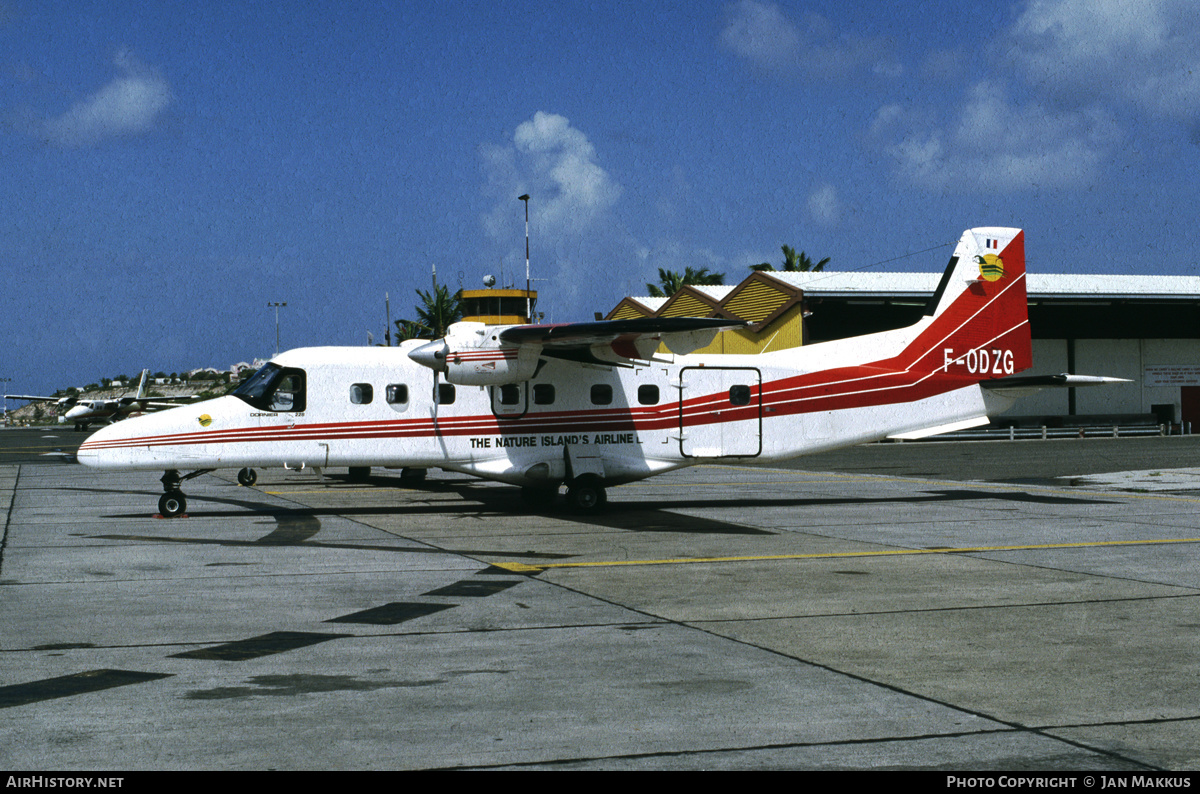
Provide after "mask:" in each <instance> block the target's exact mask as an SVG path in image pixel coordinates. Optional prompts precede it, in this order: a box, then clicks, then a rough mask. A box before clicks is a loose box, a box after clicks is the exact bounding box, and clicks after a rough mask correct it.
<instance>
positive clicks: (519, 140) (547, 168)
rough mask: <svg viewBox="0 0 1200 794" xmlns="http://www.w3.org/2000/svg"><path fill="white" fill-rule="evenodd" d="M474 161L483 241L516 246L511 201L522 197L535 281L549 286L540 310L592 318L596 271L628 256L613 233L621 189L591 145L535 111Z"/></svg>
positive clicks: (518, 217)
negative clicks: (480, 183) (479, 178)
mask: <svg viewBox="0 0 1200 794" xmlns="http://www.w3.org/2000/svg"><path fill="white" fill-rule="evenodd" d="M480 155H481V157H482V158H483V165H484V172H485V175H486V177H487V184H486V185H485V186H484V194H485V195H486V196H488V197H490V199H491V201H492V208H491V209H490V210H488V211H487V212H485V213H484V214H483V216H482V218H481V221H482V223H483V227H484V230H485V231H486V232H487V234H488V236H489V237H491V238H492V239H493V240H495V241H496V242H498V243H500V244H501V245H506V244H509V243H512V242H515V241H516V240H518V239H520V236H521V232H522V231H523V230H522V228H521V226H522V223H523V217H522V207H521V206H520V202H519V201H517V197H518V196H520V195H522V194H525V193H528V194H529V195H530V197H531V198H530V201H529V223H530V233H531V238H532V243H533V246H534V249H535V251H534V254H533V260H534V267H533V270H534V277H535V280H537V281H543V282H545V281H549V282H551V284H550V285H546V284H545V283H543V285H542V287H541V288H542V289H545V288H547V287H550V288H551V291H550V293H549V294H548V297H549V295H552V296H553V297H552V299H550V300H549V301H548V302H544V304H543V305H545V306H553V307H554V310H555V311H557V312H563V313H565V315H566V316H570V315H571V314H572V313H575V312H582V311H587V312H589V314H588V316H590V312H591V311H594V310H595V309H596V308H599V307H595V306H592V305H591V293H592V292H594V291H595V290H596V281H595V278H594V277H595V275H596V273H597V268H598V267H601V266H604V267H609V266H611V265H612V263H613V262H616V261H622V260H625V259H628V258H629V256H630V254H629V251H630V250H631V248H632V246H631V242H630V241H629V240H628V239H626V238H625V237H624V236H623V235H622V234H621V233H620V232H618V231H615V230H614V227H615V223H614V221H613V213H612V208H613V206H614V205H615V204H616V203H617V200H618V199H619V198H620V196H621V193H622V190H621V186H620V185H619V184H618V183H617V182H616V180H614V179H613V178H612V176H611V175H610V174H609V173H608V172H607V171H605V170H604V169H603V168H602V167H601V166H600V164H599V162H598V159H599V158H598V156H597V154H596V149H595V147H594V146H593V145H592V143H591V141H589V140H588V138H587V136H586V135H585V134H584V133H583V132H581V131H580V130H578V129H576V128H575V127H572V126H571V123H570V122H569V121H568V120H567V119H566V118H564V117H563V116H559V115H556V114H554V113H544V112H541V111H538V112H537V113H535V114H534V116H533V118H531V119H529V120H528V121H525V122H522V123H521V124H520V125H518V126H517V129H516V130H515V132H514V134H513V138H512V142H511V143H506V144H485V145H484V146H482V147H480ZM509 250H510V254H509V256H510V257H512V258H519V259H522V260H523V259H524V245H523V243H522V244H521V247H520V253H519V256H516V251H515V249H513V248H510V249H509ZM539 256H540V259H539ZM548 263H549V264H548ZM585 275H589V276H591V277H592V278H585V277H584V276H585ZM535 287H537V285H536V284H535ZM563 316H564V315H563V314H558V315H556V317H557V318H558V319H562V317H563Z"/></svg>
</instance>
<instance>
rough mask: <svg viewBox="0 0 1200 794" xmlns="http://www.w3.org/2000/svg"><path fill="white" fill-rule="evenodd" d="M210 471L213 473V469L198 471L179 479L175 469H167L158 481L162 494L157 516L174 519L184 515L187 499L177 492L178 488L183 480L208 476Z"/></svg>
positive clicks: (181, 492)
mask: <svg viewBox="0 0 1200 794" xmlns="http://www.w3.org/2000/svg"><path fill="white" fill-rule="evenodd" d="M210 471H214V469H200V470H199V471H194V472H192V473H191V474H186V475H184V476H183V477H180V476H179V472H178V471H177V470H176V469H167V471H166V472H164V473H163V476H162V480H160V482H161V483H162V484H163V491H164V493H163V495H162V496H160V497H159V498H158V512H159V515H161V516H162V517H163V518H176V517H178V516H181V515H184V514H185V513H186V511H187V497H186V496H184V495H183V491H181V490H179V486H180V485H181V484H182V483H183V481H184V480H190V479H192V478H193V477H199V476H200V475H201V474H208V473H209V472H210Z"/></svg>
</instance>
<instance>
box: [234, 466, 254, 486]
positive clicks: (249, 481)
mask: <svg viewBox="0 0 1200 794" xmlns="http://www.w3.org/2000/svg"><path fill="white" fill-rule="evenodd" d="M256 482H258V472H256V471H255V470H254V469H251V468H249V467H246V468H244V469H242V470H241V471H239V472H238V484H239V485H245V486H246V487H247V488H248V487H250V486H251V485H254V483H256Z"/></svg>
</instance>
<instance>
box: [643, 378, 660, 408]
mask: <svg viewBox="0 0 1200 794" xmlns="http://www.w3.org/2000/svg"><path fill="white" fill-rule="evenodd" d="M638 402H639V403H640V404H642V405H658V387H657V386H655V385H653V384H651V383H646V384H643V385H641V386H638Z"/></svg>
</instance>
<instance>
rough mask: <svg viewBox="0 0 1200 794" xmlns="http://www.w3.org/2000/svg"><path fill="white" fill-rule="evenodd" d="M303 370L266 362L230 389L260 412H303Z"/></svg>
mask: <svg viewBox="0 0 1200 794" xmlns="http://www.w3.org/2000/svg"><path fill="white" fill-rule="evenodd" d="M304 381H305V377H304V370H302V369H294V368H291V367H286V368H285V367H281V366H279V365H278V364H267V365H266V366H265V367H263V368H262V369H260V370H259V371H258V372H255V373H254V374H253V375H251V376H250V378H249V379H248V380H247V381H246V382H245V383H243V384H242V385H241V386H238V387H237V388H236V389H235V390H234V391H233V395H234V396H235V397H240V398H241V399H243V400H245V401H246V402H247V403H249V404H250V405H252V406H254V407H255V408H258V409H259V410H261V411H292V412H295V411H303V410H304V402H305V400H304Z"/></svg>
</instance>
